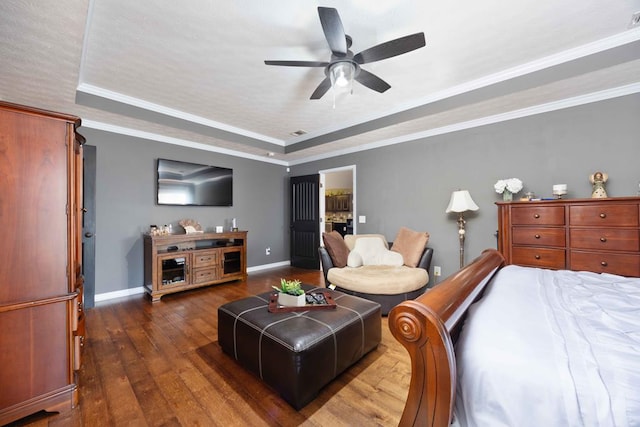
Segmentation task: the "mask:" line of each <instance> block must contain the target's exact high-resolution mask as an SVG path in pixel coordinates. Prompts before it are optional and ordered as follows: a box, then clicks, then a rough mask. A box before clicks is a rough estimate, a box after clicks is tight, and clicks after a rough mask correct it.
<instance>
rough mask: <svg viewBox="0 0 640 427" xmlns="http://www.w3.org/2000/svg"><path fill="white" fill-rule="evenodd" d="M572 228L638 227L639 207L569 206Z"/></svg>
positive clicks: (609, 205) (607, 205)
mask: <svg viewBox="0 0 640 427" xmlns="http://www.w3.org/2000/svg"><path fill="white" fill-rule="evenodd" d="M569 224H570V225H572V226H589V227H591V226H596V227H637V226H638V205H637V204H635V205H622V204H619V205H616V204H606V205H604V204H603V205H596V206H569Z"/></svg>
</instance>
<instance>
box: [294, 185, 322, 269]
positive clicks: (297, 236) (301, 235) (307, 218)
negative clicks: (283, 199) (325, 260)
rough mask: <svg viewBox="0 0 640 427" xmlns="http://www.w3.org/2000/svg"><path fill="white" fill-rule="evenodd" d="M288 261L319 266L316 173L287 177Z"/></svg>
mask: <svg viewBox="0 0 640 427" xmlns="http://www.w3.org/2000/svg"><path fill="white" fill-rule="evenodd" d="M290 182H291V265H292V266H293V267H299V268H307V269H314V270H319V269H320V256H319V255H318V246H320V206H319V198H320V175H306V176H294V177H291V181H290Z"/></svg>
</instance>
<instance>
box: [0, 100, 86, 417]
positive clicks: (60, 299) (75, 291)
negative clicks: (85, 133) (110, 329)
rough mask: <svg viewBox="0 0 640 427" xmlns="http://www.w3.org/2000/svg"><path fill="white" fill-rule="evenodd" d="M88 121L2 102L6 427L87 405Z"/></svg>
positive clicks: (1, 318)
mask: <svg viewBox="0 0 640 427" xmlns="http://www.w3.org/2000/svg"><path fill="white" fill-rule="evenodd" d="M78 126H80V119H79V118H78V117H75V116H70V115H67V114H61V113H54V112H51V111H44V110H39V109H36V108H31V107H24V106H21V105H16V104H10V103H7V102H2V101H0V153H1V154H2V155H1V156H0V187H1V188H2V192H1V193H0V228H1V229H2V232H3V234H4V235H3V236H2V239H0V253H1V254H2V263H1V264H0V425H5V424H8V423H11V422H13V421H15V420H17V419H20V418H23V417H25V416H27V415H30V414H33V413H35V412H39V411H42V410H45V411H51V412H59V411H63V410H68V409H71V408H72V407H74V406H75V405H77V404H78V385H77V384H78V381H77V370H79V369H80V357H81V347H82V345H83V340H84V312H83V307H82V293H83V278H82V274H81V272H82V266H81V259H82V246H81V245H82V243H81V234H82V233H81V232H82V179H81V177H82V144H83V143H84V138H83V137H82V136H81V135H79V134H77V133H76V128H77V127H78Z"/></svg>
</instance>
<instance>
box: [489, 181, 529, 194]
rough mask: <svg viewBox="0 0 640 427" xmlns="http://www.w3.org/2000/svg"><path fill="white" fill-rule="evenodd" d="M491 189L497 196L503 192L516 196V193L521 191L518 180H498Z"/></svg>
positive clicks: (520, 183)
mask: <svg viewBox="0 0 640 427" xmlns="http://www.w3.org/2000/svg"><path fill="white" fill-rule="evenodd" d="M493 188H494V189H495V190H496V193H498V194H502V193H504V190H507V191H508V192H510V193H512V194H516V193H517V192H519V191H520V190H522V181H520V180H519V179H518V178H508V179H500V180H498V182H496V183H495V185H494V186H493Z"/></svg>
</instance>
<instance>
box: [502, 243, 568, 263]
mask: <svg viewBox="0 0 640 427" xmlns="http://www.w3.org/2000/svg"><path fill="white" fill-rule="evenodd" d="M511 262H512V264H518V265H523V266H529V267H542V268H553V269H562V268H564V266H565V251H564V249H549V248H526V247H517V246H514V247H513V250H512V252H511Z"/></svg>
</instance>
